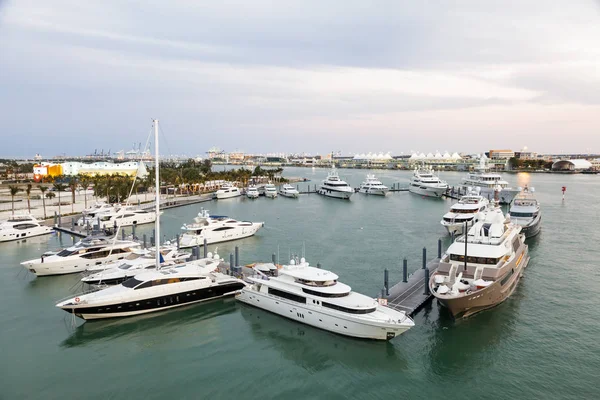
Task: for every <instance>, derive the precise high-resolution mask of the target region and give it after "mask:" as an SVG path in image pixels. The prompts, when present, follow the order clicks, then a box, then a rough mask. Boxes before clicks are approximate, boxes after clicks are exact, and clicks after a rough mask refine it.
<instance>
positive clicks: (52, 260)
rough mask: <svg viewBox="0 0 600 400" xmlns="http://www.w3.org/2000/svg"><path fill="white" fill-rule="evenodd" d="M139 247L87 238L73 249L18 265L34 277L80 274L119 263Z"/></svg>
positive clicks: (45, 255) (97, 237) (107, 238)
mask: <svg viewBox="0 0 600 400" xmlns="http://www.w3.org/2000/svg"><path fill="white" fill-rule="evenodd" d="M139 246H140V244H139V243H138V242H134V241H131V240H117V239H116V238H113V237H106V236H89V237H87V238H85V239H83V240H81V241H79V242H77V243H75V244H74V245H73V246H71V247H68V248H66V249H62V250H61V251H59V252H56V253H50V254H44V255H42V256H41V257H40V258H35V259H33V260H28V261H23V262H22V263H21V265H23V266H24V267H25V268H27V269H28V270H29V271H31V272H33V273H34V274H36V275H37V276H45V275H63V274H73V273H76V272H83V271H85V270H86V269H87V268H89V267H91V266H94V265H101V264H107V263H110V262H113V261H115V260H123V259H124V258H125V257H127V256H129V255H130V254H131V253H132V252H133V250H134V249H136V248H139Z"/></svg>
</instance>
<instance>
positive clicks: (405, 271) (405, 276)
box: [402, 258, 408, 283]
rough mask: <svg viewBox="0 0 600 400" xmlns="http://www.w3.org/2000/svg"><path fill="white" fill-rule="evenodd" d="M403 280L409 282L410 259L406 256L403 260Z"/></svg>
mask: <svg viewBox="0 0 600 400" xmlns="http://www.w3.org/2000/svg"><path fill="white" fill-rule="evenodd" d="M402 282H404V283H406V282H408V261H407V260H406V258H404V260H402Z"/></svg>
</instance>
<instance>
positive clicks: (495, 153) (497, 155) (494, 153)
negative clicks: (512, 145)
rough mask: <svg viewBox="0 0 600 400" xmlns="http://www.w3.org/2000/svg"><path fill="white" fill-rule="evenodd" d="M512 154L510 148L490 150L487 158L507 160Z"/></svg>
mask: <svg viewBox="0 0 600 400" xmlns="http://www.w3.org/2000/svg"><path fill="white" fill-rule="evenodd" d="M514 156H515V152H514V151H512V150H490V152H489V156H488V158H489V159H490V160H508V159H509V158H513V157H514Z"/></svg>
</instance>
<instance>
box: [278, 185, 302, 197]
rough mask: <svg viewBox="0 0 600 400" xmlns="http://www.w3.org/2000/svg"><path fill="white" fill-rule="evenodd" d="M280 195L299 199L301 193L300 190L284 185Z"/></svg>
mask: <svg viewBox="0 0 600 400" xmlns="http://www.w3.org/2000/svg"><path fill="white" fill-rule="evenodd" d="M279 194H280V195H282V196H285V197H293V198H298V196H300V192H298V189H296V188H295V187H293V186H292V185H290V184H287V183H286V184H285V185H283V186H282V187H281V189H279Z"/></svg>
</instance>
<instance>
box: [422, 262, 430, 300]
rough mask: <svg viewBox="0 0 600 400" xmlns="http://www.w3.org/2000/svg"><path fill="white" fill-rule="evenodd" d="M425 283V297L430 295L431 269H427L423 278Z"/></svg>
mask: <svg viewBox="0 0 600 400" xmlns="http://www.w3.org/2000/svg"><path fill="white" fill-rule="evenodd" d="M423 279H424V280H425V282H423V283H424V284H425V285H424V286H425V290H424V291H423V294H424V295H429V268H425V278H423Z"/></svg>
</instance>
